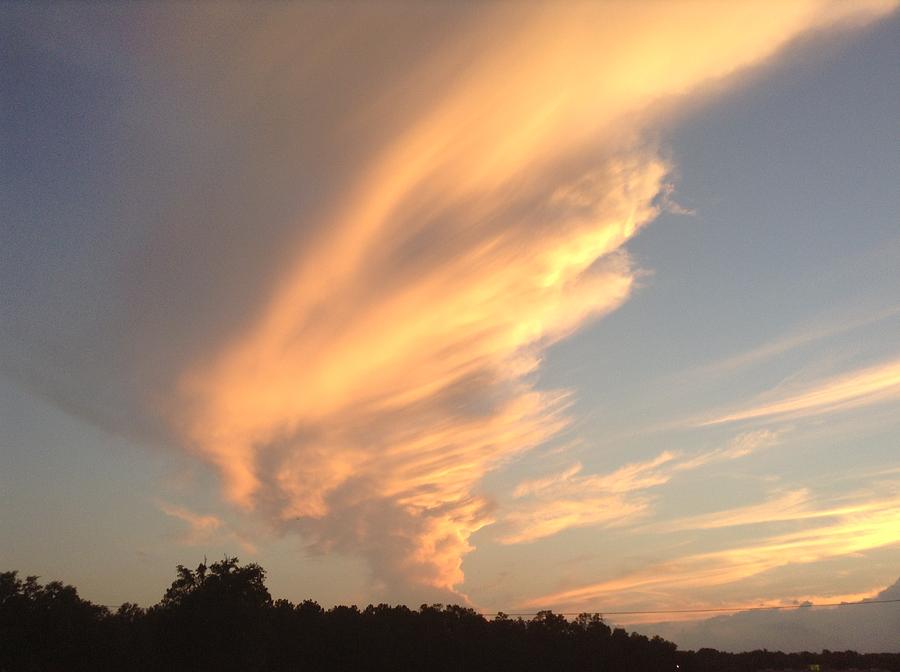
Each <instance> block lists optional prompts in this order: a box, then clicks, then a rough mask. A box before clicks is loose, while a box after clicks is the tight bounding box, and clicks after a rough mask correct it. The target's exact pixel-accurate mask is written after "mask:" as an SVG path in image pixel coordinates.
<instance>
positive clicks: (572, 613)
mask: <svg viewBox="0 0 900 672" xmlns="http://www.w3.org/2000/svg"><path fill="white" fill-rule="evenodd" d="M895 602H900V599H895V600H860V601H859V602H823V603H820V604H810V603H806V604H786V605H780V606H775V607H715V608H707V609H649V610H633V611H560V612H553V613H554V614H556V615H557V616H580V615H581V614H585V613H587V614H592V613H596V614H601V615H603V616H635V615H638V614H708V613H716V612H732V613H738V612H742V611H777V610H783V609H815V608H817V607H858V606H866V605H870V604H891V603H895ZM501 613H502V614H504V615H505V616H537V615H538V613H540V612H536V611H534V612H531V611H529V612H522V611H520V612H515V613H506V612H492V613H488V612H484V613H481V615H482V616H497V615H499V614H501Z"/></svg>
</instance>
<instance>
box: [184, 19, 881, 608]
mask: <svg viewBox="0 0 900 672" xmlns="http://www.w3.org/2000/svg"><path fill="white" fill-rule="evenodd" d="M888 6H889V5H888V4H886V3H880V2H872V3H853V4H852V6H851V5H850V4H849V3H832V2H813V1H807V2H803V1H798V2H791V3H783V2H772V3H730V4H729V3H706V2H694V3H669V4H666V3H647V4H644V3H621V4H614V3H613V4H609V3H604V4H588V3H572V4H562V3H546V4H539V3H534V4H527V5H521V4H517V5H506V4H498V5H492V6H489V7H486V8H483V9H481V8H479V9H478V10H477V13H478V16H477V17H475V18H477V20H473V21H472V23H471V24H467V25H468V27H467V28H465V29H460V30H461V31H462V32H461V33H460V34H459V35H456V36H454V39H453V40H449V41H446V42H443V43H442V45H443V46H442V47H441V48H440V49H437V50H436V51H435V53H434V54H433V56H432V57H431V58H430V59H429V60H427V61H426V62H425V63H423V64H421V65H418V66H415V67H409V68H408V75H407V76H405V77H401V78H400V80H401V84H400V85H398V86H397V87H396V89H392V90H391V92H390V100H389V101H388V102H389V103H390V104H389V105H386V103H385V101H384V100H380V101H372V100H368V99H360V100H353V101H351V105H355V107H353V108H352V109H350V108H340V109H338V111H337V113H336V116H335V118H334V122H333V127H334V128H333V129H332V130H333V131H334V136H335V138H338V139H339V138H340V137H341V133H340V132H339V131H340V130H341V129H349V128H356V127H357V126H358V125H360V120H362V122H364V123H363V124H362V125H363V126H366V127H367V128H369V130H368V135H366V143H365V148H366V149H365V151H363V150H358V153H361V158H360V159H359V162H358V165H354V166H353V169H352V170H348V171H347V178H346V182H345V183H342V184H339V185H337V187H336V188H334V193H338V194H340V198H335V199H333V200H332V201H331V202H329V203H327V204H326V205H325V207H323V208H322V210H321V212H317V213H316V215H315V216H314V220H315V221H314V222H312V223H311V224H310V226H312V228H313V229H314V230H315V232H316V233H315V235H311V236H309V237H307V238H306V239H305V240H304V244H303V245H302V246H301V247H299V248H298V249H297V251H296V255H295V261H294V263H293V264H292V266H291V268H290V269H289V270H288V271H286V272H285V273H284V274H283V275H282V277H281V278H280V280H279V282H278V283H277V285H276V286H275V287H274V289H273V290H272V293H271V295H269V296H267V297H265V298H264V300H263V301H262V302H261V304H260V308H259V312H258V314H254V315H249V316H248V320H247V324H246V325H245V327H244V328H243V329H242V330H240V332H239V333H237V334H232V335H230V337H229V338H228V339H226V340H225V342H224V344H217V345H216V346H215V347H213V348H211V351H210V353H209V356H208V358H207V359H206V360H205V361H202V362H196V363H195V364H194V365H193V366H192V367H190V369H189V370H187V371H185V372H184V375H183V377H182V378H181V380H180V382H179V386H178V390H177V395H176V398H175V399H174V401H173V403H172V404H171V410H170V412H171V414H172V416H173V418H174V422H175V424H176V425H177V427H178V428H179V430H180V432H181V434H182V436H183V438H184V440H185V441H186V442H187V443H188V444H189V445H190V446H191V448H192V450H193V451H195V453H196V454H197V455H199V456H201V457H202V458H204V459H206V460H208V461H209V462H210V463H212V464H213V465H215V466H216V467H217V468H218V469H219V471H220V472H221V475H222V478H223V481H224V488H225V493H226V496H227V497H228V499H229V500H230V501H232V502H234V503H235V504H237V505H240V506H242V507H245V508H256V509H259V510H262V511H263V512H265V513H266V514H268V515H270V516H271V518H272V519H273V520H274V521H277V524H279V525H281V526H283V527H285V528H296V529H298V530H299V531H300V532H301V533H303V534H305V535H307V537H309V538H312V539H313V540H314V543H315V544H317V545H318V546H320V547H322V548H337V549H344V550H348V551H352V552H363V553H365V554H366V555H367V557H368V558H369V560H370V561H371V563H372V566H373V570H374V573H375V576H376V580H378V581H382V582H404V581H405V582H408V583H412V584H416V585H419V586H426V587H430V588H433V589H435V590H438V591H444V592H446V591H452V590H453V589H454V587H455V586H458V585H459V584H460V583H461V582H462V581H463V578H464V577H463V573H462V569H461V564H462V558H463V556H464V555H465V554H466V553H467V552H468V551H469V550H471V546H470V545H469V541H468V540H469V538H470V536H471V535H472V533H473V532H475V531H476V530H478V529H479V528H480V527H482V526H484V525H486V524H487V523H489V522H491V520H492V515H491V512H490V511H491V506H490V503H489V502H488V501H487V499H486V498H485V497H483V496H479V495H477V494H475V493H476V490H477V485H478V483H479V482H480V480H481V479H482V478H483V476H484V475H485V474H486V473H488V472H489V471H490V470H492V469H495V468H496V467H497V466H498V465H501V464H503V463H505V462H506V461H508V460H511V459H513V458H515V457H516V456H517V455H520V454H521V453H522V452H523V451H526V450H528V449H529V448H531V447H533V446H536V445H538V444H541V443H542V442H545V441H547V440H548V439H550V438H551V437H553V436H554V435H555V434H556V433H557V432H558V431H559V430H560V429H561V428H562V427H563V426H564V425H565V423H566V417H565V404H566V398H565V394H563V393H560V392H546V391H538V390H536V389H534V387H533V380H532V378H533V377H532V376H531V375H530V374H532V373H533V372H534V371H535V370H536V368H537V367H538V365H539V363H540V358H541V353H542V351H543V349H544V348H546V347H547V345H548V344H550V343H553V342H554V341H557V340H559V339H561V338H564V337H565V336H567V335H569V334H570V333H572V332H573V331H574V330H576V329H578V328H579V327H580V326H582V325H583V324H585V323H586V322H587V321H589V320H592V319H597V318H599V317H601V316H603V315H605V314H607V313H609V312H610V311H612V310H615V309H616V308H617V307H618V306H619V305H621V304H622V302H624V301H625V300H627V298H628V297H629V295H630V293H631V292H632V291H633V289H634V286H635V282H636V271H635V269H634V268H633V267H632V264H631V262H630V260H629V258H628V256H627V254H626V253H625V251H624V249H623V246H624V245H625V243H627V241H628V240H629V239H631V238H632V237H633V236H634V235H635V234H636V233H637V232H638V231H639V229H640V228H641V227H642V226H644V225H645V224H646V223H647V222H649V221H650V220H651V219H652V218H653V217H654V216H655V214H656V212H657V210H656V207H655V205H654V198H655V197H656V195H657V194H659V193H660V191H661V189H663V186H664V176H665V174H666V170H667V167H666V165H665V164H664V162H663V161H661V160H660V159H659V158H658V157H657V156H656V155H655V153H654V152H653V151H652V148H650V147H647V146H646V144H645V143H643V142H641V141H640V140H639V138H640V135H641V130H642V127H643V126H642V124H643V123H644V121H645V120H646V118H647V117H648V115H649V114H650V112H649V110H651V108H652V109H654V110H656V111H659V109H660V107H661V106H662V101H663V100H664V99H665V100H668V101H670V102H671V100H672V99H673V97H675V96H679V95H683V94H686V93H688V92H690V91H692V90H695V89H696V88H697V87H698V86H700V85H702V84H703V83H705V82H707V81H710V80H712V79H715V78H721V77H724V76H727V75H729V74H731V73H733V72H735V71H736V70H738V69H739V68H741V67H745V66H748V65H752V64H754V63H757V62H759V61H761V60H762V59H764V58H766V57H767V56H769V55H771V54H772V53H773V52H774V51H775V50H776V49H777V48H778V47H779V46H781V45H783V44H784V43H785V42H786V41H787V40H789V39H791V38H792V37H794V36H795V35H797V34H798V33H800V32H801V31H804V30H807V29H810V28H813V27H816V26H820V25H826V24H829V23H833V22H836V21H843V20H847V19H849V18H854V19H856V18H860V17H872V16H875V15H876V14H877V13H879V12H882V11H885V10H886V8H887V7H888ZM304 11H307V12H313V13H315V12H317V11H319V9H317V6H310V8H309V9H307V10H304ZM461 11H462V10H461ZM470 11H472V10H470ZM291 12H293V10H291ZM291 12H288V13H287V14H286V17H287V18H291V19H293V20H299V21H302V20H303V16H302V15H300V16H298V15H297V14H296V13H291ZM301 14H302V13H301ZM319 18H321V17H319ZM276 24H278V22H277V21H276V22H272V25H276ZM278 30H279V31H281V30H283V28H279V29H278ZM279 34H281V33H280V32H279ZM498 35H502V36H503V38H502V39H497V38H498ZM259 37H260V36H256V39H255V42H254V43H262V42H265V40H261V39H259ZM300 48H302V47H300ZM327 53H328V52H326V54H327ZM348 53H350V51H348ZM298 56H299V57H298V58H297V59H295V60H296V62H297V63H303V64H304V65H303V68H304V69H306V70H307V71H305V73H304V75H303V76H302V77H301V76H299V75H298V77H297V80H296V82H294V81H291V82H288V83H284V82H279V90H280V89H281V88H285V89H289V90H291V89H292V87H293V88H296V89H297V90H298V91H299V92H300V93H299V94H298V99H297V100H298V101H300V102H298V104H297V111H296V114H297V118H296V119H293V118H291V115H290V114H287V118H286V120H284V121H282V122H281V123H285V124H292V123H298V124H302V123H303V121H302V108H303V104H304V102H303V101H305V100H306V98H304V96H308V97H315V96H320V95H323V92H322V91H321V90H310V91H306V90H304V89H303V87H304V86H307V85H308V82H309V81H317V80H316V78H315V77H309V76H308V75H309V72H308V70H309V69H315V68H317V67H318V68H322V69H323V72H324V73H326V74H327V70H328V68H329V67H331V64H329V63H328V60H327V58H325V57H323V58H322V59H315V58H304V57H303V54H299V55H298ZM331 57H332V58H340V57H341V54H340V53H337V52H335V53H331ZM253 58H254V54H253V53H246V54H239V55H238V56H237V57H236V58H234V59H233V62H240V63H243V64H244V65H242V69H241V73H243V75H242V76H244V75H246V72H247V71H252V69H253V67H254V61H253ZM354 58H356V57H355V56H354ZM363 60H364V59H363ZM392 67H395V68H396V67H400V68H403V67H406V64H397V63H394V64H392ZM285 76H286V77H291V74H290V73H285ZM370 76H372V74H371V73H370ZM374 76H375V77H376V79H377V76H378V73H375V75H374ZM326 79H327V78H326ZM239 81H244V80H239ZM228 84H229V83H228V82H227V81H226V82H224V83H223V86H228ZM254 100H255V105H257V106H258V107H260V108H264V106H265V105H266V99H265V96H264V95H263V94H262V93H260V95H258V96H256V97H255V99H254ZM278 103H279V105H283V104H284V100H282V99H280V98H279V99H278ZM388 108H389V109H390V110H393V111H395V112H394V116H393V117H392V116H391V113H390V112H389V111H388V112H386V111H385V110H386V109H388ZM286 112H287V111H280V114H279V115H273V118H275V117H276V116H277V118H279V119H285V114H286ZM379 124H381V125H379ZM354 137H355V136H354ZM336 142H338V143H339V142H340V141H339V140H337V141H336ZM351 149H353V150H355V151H356V150H357V148H355V147H354V148H350V147H345V146H341V145H340V144H338V145H337V146H335V147H334V148H333V151H334V152H335V153H340V152H343V151H347V152H350V150H351ZM354 156H357V154H354ZM310 160H311V161H312V160H315V157H310ZM332 186H334V185H332ZM632 466H634V465H632ZM626 469H627V468H626ZM628 478H632V479H639V478H642V477H641V475H640V473H637V474H630V475H629V474H626V473H624V472H623V473H620V474H618V475H617V476H616V477H615V478H614V479H613V480H611V481H609V482H606V481H604V482H603V483H600V482H597V481H596V479H597V477H590V478H589V479H587V480H586V481H584V487H586V488H589V489H590V488H600V487H602V486H607V485H608V486H609V487H611V488H613V492H616V490H615V487H617V486H616V483H618V482H619V480H617V479H626V480H627V479H628ZM604 501H605V500H604ZM596 504H597V505H598V506H601V505H603V504H604V502H603V501H599V502H596ZM559 506H560V507H562V508H563V509H564V508H565V505H564V504H560V505H559ZM631 506H637V507H638V508H639V505H636V504H632V505H631ZM580 515H582V514H579V513H577V512H571V511H569V512H567V511H565V510H563V511H561V512H559V514H558V516H557V519H565V518H567V517H571V516H574V517H575V519H578V517H579V516H580ZM550 518H551V519H552V518H553V516H550ZM548 524H549V525H550V527H552V526H553V525H556V524H557V523H555V522H552V523H548Z"/></svg>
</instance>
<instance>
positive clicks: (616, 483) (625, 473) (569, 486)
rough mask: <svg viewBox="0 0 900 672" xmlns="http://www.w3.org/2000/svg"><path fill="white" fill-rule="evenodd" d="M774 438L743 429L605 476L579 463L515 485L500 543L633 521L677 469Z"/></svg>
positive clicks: (738, 453)
mask: <svg viewBox="0 0 900 672" xmlns="http://www.w3.org/2000/svg"><path fill="white" fill-rule="evenodd" d="M777 441H778V433H776V432H772V431H770V430H765V429H762V430H756V431H753V432H745V433H743V434H739V435H737V436H736V437H734V438H733V439H732V440H731V441H729V442H728V445H726V446H724V447H722V448H715V449H713V450H707V451H702V452H697V453H692V454H684V453H680V452H673V451H664V452H662V453H660V454H659V455H657V456H656V457H654V458H652V459H650V460H646V461H643V462H634V463H631V464H626V465H624V466H622V467H619V468H618V469H615V470H614V471H611V472H609V473H606V474H590V475H583V474H582V473H581V471H582V465H581V463H578V462H576V463H575V464H573V465H572V466H570V467H569V468H567V469H565V470H564V471H561V472H559V473H556V474H551V475H549V476H544V477H542V478H537V479H532V480H527V481H523V482H521V483H519V485H517V486H516V488H515V490H514V491H513V497H514V498H515V500H516V501H515V503H514V504H511V505H510V511H509V512H508V513H507V514H506V515H505V516H503V517H502V518H501V523H500V528H501V530H503V531H502V532H501V534H500V535H499V536H498V541H500V542H501V543H504V544H518V543H524V542H529V541H535V540H537V539H543V538H545V537H549V536H552V535H554V534H557V533H559V532H562V531H563V530H566V529H570V528H576V527H589V526H594V525H603V526H608V527H619V526H623V525H631V524H634V523H635V522H637V521H639V520H642V519H644V518H646V517H648V516H650V515H652V514H653V513H654V510H653V506H652V505H653V501H654V498H653V496H652V495H651V494H650V492H649V491H651V490H652V489H653V488H655V487H657V486H660V485H665V484H666V483H668V482H669V481H671V480H672V479H673V478H675V477H677V476H678V475H679V474H681V473H684V472H687V471H691V470H694V469H700V468H702V467H705V466H707V465H710V464H715V463H718V462H723V461H729V460H734V459H738V458H741V457H746V456H747V455H750V454H751V453H753V452H755V451H757V450H761V449H763V448H767V447H770V446H772V445H775V443H777Z"/></svg>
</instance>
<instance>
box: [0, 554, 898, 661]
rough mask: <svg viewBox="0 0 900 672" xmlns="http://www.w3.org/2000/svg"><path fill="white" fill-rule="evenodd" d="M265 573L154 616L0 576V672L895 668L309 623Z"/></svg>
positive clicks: (546, 615) (379, 615) (181, 597)
mask: <svg viewBox="0 0 900 672" xmlns="http://www.w3.org/2000/svg"><path fill="white" fill-rule="evenodd" d="M265 577H266V573H265V570H264V569H263V568H262V567H260V566H259V565H257V564H254V563H250V564H245V565H242V564H240V562H239V561H238V559H237V558H225V559H224V560H222V561H220V562H214V563H212V564H210V565H207V564H205V563H203V564H200V565H199V566H198V567H197V568H196V569H188V568H186V567H183V566H181V565H179V566H178V568H177V574H176V578H175V580H174V582H173V583H172V585H171V586H170V587H169V588H168V589H167V590H166V592H165V595H163V597H162V599H161V600H160V601H159V603H158V604H155V605H153V606H152V607H150V608H148V609H144V608H142V607H139V606H138V605H136V604H123V605H121V606H120V607H119V608H118V609H116V610H115V611H111V610H110V609H108V608H106V607H104V606H100V605H95V604H92V603H91V602H90V601H88V600H84V599H82V598H81V597H79V595H78V592H77V590H76V589H75V588H74V587H73V586H70V585H64V584H63V583H61V582H59V581H51V582H49V583H47V584H41V583H40V582H39V580H38V578H37V577H34V576H28V577H26V578H24V579H22V578H20V576H19V574H18V572H15V571H11V572H3V573H0V672H19V671H23V672H51V671H52V672H55V671H57V670H59V671H63V670H65V671H67V672H68V671H71V672H80V671H85V672H87V671H90V672H99V671H104V670H117V671H123V672H126V671H127V672H131V671H134V672H141V671H148V672H150V671H153V672H156V671H160V670H166V671H173V672H179V671H181V670H184V671H188V670H190V671H191V672H205V671H206V670H210V671H212V670H215V671H216V672H229V671H231V670H234V671H235V672H238V671H240V672H280V671H287V670H291V671H300V670H347V671H350V670H353V671H357V670H363V671H365V670H373V671H374V670H427V672H443V671H447V672H457V671H466V672H469V671H479V670H492V671H496V670H515V671H517V672H518V671H520V670H541V671H545V670H596V671H598V672H620V671H621V672H632V671H633V672H652V671H654V670H660V671H662V670H665V671H672V670H679V672H693V671H698V672H699V671H704V672H707V671H709V672H719V671H721V672H726V671H732V670H733V671H736V672H744V671H747V672H751V671H754V672H755V671H757V670H763V669H773V670H774V669H809V666H810V665H812V664H819V665H821V668H822V669H823V670H825V669H851V668H856V669H883V670H897V671H900V654H859V653H856V652H853V651H846V652H829V651H824V652H822V653H808V652H804V653H789V654H788V653H781V652H772V651H752V652H747V653H741V654H730V653H724V652H719V651H715V650H713V649H701V650H699V651H696V652H694V651H678V650H677V647H676V646H675V644H673V643H671V642H668V641H666V640H664V639H661V638H660V637H652V638H648V637H646V636H644V635H641V634H638V633H634V632H632V633H628V632H626V631H625V630H624V629H622V628H611V627H610V626H609V625H607V624H606V623H605V622H604V621H603V619H602V618H601V617H600V616H599V615H598V614H582V615H580V616H578V617H577V618H574V619H567V618H565V617H563V616H561V615H559V614H554V613H553V612H551V611H542V612H540V613H539V614H538V615H537V616H536V617H534V618H532V619H529V620H523V619H521V618H510V617H509V616H506V615H504V614H499V615H498V616H496V617H494V618H492V619H487V618H485V617H483V616H482V615H480V614H479V613H477V612H476V611H474V610H473V609H470V608H466V607H461V606H456V605H448V606H444V605H439V604H436V605H422V606H421V607H420V608H419V609H409V608H407V607H405V606H389V605H387V604H379V605H369V606H368V607H365V608H364V609H359V608H357V607H356V606H351V607H346V606H337V607H333V608H331V609H323V608H322V607H321V606H319V604H317V603H316V602H313V601H310V600H306V601H304V602H301V603H299V604H293V603H291V602H289V601H288V600H283V599H280V600H273V599H272V596H271V595H270V594H269V591H268V589H267V588H266V584H265Z"/></svg>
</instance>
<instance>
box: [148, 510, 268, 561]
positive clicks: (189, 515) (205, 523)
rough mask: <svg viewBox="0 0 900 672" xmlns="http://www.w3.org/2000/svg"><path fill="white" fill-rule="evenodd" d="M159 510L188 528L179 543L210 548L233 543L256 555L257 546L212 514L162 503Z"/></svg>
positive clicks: (179, 538)
mask: <svg viewBox="0 0 900 672" xmlns="http://www.w3.org/2000/svg"><path fill="white" fill-rule="evenodd" d="M157 506H158V507H159V510H160V511H162V512H163V513H165V514H166V515H167V516H170V517H172V518H176V519H178V520H180V521H181V522H183V523H184V524H185V526H186V529H185V530H184V532H183V533H182V534H181V535H180V536H179V537H178V541H179V542H180V543H182V544H185V545H187V546H209V545H210V544H216V543H217V542H218V543H221V542H223V541H225V542H233V543H237V544H238V545H240V547H241V548H242V549H243V550H244V551H246V552H248V553H256V546H255V545H254V544H253V543H251V542H250V541H248V540H247V539H245V538H244V537H243V536H242V535H240V534H238V533H237V532H235V531H233V530H231V529H229V527H228V526H227V525H226V524H225V523H224V521H223V520H222V519H221V518H219V517H218V516H214V515H212V514H200V513H195V512H194V511H191V510H189V509H186V508H185V507H183V506H175V505H173V504H167V503H165V502H160V503H159V504H157Z"/></svg>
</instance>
